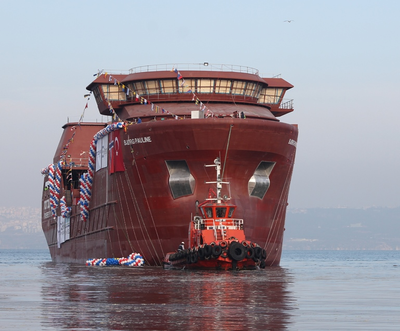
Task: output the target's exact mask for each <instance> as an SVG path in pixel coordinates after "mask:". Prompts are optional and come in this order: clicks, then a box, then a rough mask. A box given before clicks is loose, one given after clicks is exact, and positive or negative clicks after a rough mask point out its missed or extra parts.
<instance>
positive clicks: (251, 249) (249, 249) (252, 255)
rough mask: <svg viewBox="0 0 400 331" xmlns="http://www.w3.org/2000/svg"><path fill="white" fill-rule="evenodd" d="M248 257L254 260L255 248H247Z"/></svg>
mask: <svg viewBox="0 0 400 331" xmlns="http://www.w3.org/2000/svg"><path fill="white" fill-rule="evenodd" d="M246 257H247V258H248V259H252V258H253V257H254V248H253V247H251V246H248V247H247V254H246Z"/></svg>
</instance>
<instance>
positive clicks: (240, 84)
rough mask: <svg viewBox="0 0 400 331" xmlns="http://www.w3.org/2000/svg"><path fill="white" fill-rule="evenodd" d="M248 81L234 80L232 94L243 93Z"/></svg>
mask: <svg viewBox="0 0 400 331" xmlns="http://www.w3.org/2000/svg"><path fill="white" fill-rule="evenodd" d="M245 86H246V82H244V81H241V80H235V81H233V82H232V94H237V95H243V93H244V88H245Z"/></svg>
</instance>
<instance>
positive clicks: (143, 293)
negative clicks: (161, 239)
mask: <svg viewBox="0 0 400 331" xmlns="http://www.w3.org/2000/svg"><path fill="white" fill-rule="evenodd" d="M42 271H43V274H44V276H45V278H46V280H47V281H46V282H44V283H43V288H42V315H43V316H44V317H43V319H42V320H43V322H42V323H43V324H44V325H43V327H44V328H45V327H49V326H50V325H51V326H52V327H55V328H56V329H62V328H67V329H105V330H132V329H135V330H170V329H174V330H248V329H254V330H267V329H273V330H284V329H287V328H288V327H289V323H290V318H291V314H292V313H291V311H292V310H293V309H295V301H294V298H293V295H292V293H291V291H290V289H289V288H288V285H289V283H290V282H291V275H290V273H289V272H288V271H287V270H286V269H284V268H280V267H273V268H268V269H266V270H262V271H258V272H254V271H253V272H232V273H226V274H221V273H218V272H214V271H200V272H199V271H196V272H192V271H184V272H182V271H170V272H168V273H167V275H166V274H165V271H163V270H160V269H147V268H146V269H140V270H138V269H130V268H87V267H83V266H79V265H68V266H64V265H60V264H52V263H49V264H46V265H44V266H43V267H42Z"/></svg>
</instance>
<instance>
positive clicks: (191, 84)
mask: <svg viewBox="0 0 400 331" xmlns="http://www.w3.org/2000/svg"><path fill="white" fill-rule="evenodd" d="M181 84H182V83H179V93H187V92H188V91H189V89H190V90H191V91H192V92H195V91H196V79H185V83H184V84H183V85H181Z"/></svg>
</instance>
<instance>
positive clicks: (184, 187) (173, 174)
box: [165, 160, 195, 199]
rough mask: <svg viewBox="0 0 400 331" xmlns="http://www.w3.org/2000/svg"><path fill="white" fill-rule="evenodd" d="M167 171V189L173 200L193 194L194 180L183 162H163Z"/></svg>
mask: <svg viewBox="0 0 400 331" xmlns="http://www.w3.org/2000/svg"><path fill="white" fill-rule="evenodd" d="M165 163H166V165H167V168H168V171H169V187H170V189H171V193H172V196H173V197H174V199H178V198H180V197H183V196H186V195H190V194H193V190H194V184H195V180H194V177H193V176H192V174H191V173H190V170H189V167H188V165H187V163H186V161H184V160H174V161H165Z"/></svg>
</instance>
